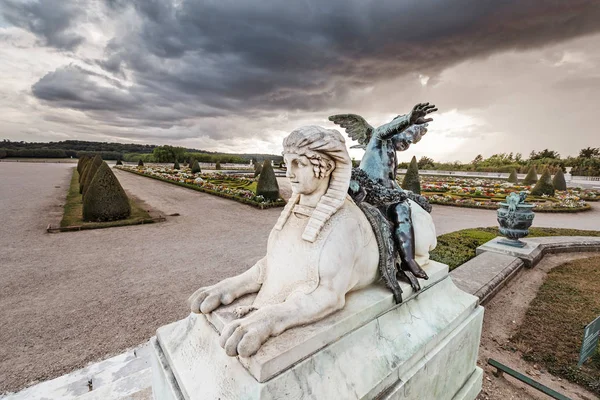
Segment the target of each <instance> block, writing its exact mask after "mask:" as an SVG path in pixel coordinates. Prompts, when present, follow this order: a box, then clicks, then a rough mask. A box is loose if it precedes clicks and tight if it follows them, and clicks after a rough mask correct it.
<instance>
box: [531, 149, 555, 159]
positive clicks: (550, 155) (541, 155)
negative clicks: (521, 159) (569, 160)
mask: <svg viewBox="0 0 600 400" xmlns="http://www.w3.org/2000/svg"><path fill="white" fill-rule="evenodd" d="M543 158H553V159H557V160H558V159H560V154H558V153H557V152H556V151H553V150H548V149H544V150H542V151H540V152H539V153H536V152H535V151H532V152H531V154H530V155H529V159H530V160H541V159H543Z"/></svg>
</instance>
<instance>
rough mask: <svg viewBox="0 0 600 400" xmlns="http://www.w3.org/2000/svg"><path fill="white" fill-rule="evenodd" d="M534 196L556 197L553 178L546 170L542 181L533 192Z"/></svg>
mask: <svg viewBox="0 0 600 400" xmlns="http://www.w3.org/2000/svg"><path fill="white" fill-rule="evenodd" d="M531 194H532V195H533V196H541V195H543V194H545V195H548V196H554V186H552V176H551V175H550V171H549V170H548V169H547V168H546V169H545V170H544V173H543V174H542V176H541V177H540V180H539V181H538V182H537V183H536V184H535V186H534V188H533V189H532V190H531Z"/></svg>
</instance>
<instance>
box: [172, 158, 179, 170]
mask: <svg viewBox="0 0 600 400" xmlns="http://www.w3.org/2000/svg"><path fill="white" fill-rule="evenodd" d="M173 169H181V167H180V166H179V161H177V160H175V164H173Z"/></svg>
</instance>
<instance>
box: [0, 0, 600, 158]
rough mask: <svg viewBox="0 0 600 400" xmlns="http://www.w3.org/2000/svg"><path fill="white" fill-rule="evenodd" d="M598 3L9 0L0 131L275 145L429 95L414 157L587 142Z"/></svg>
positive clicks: (3, 11) (232, 148) (569, 148)
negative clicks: (312, 128)
mask: <svg viewBox="0 0 600 400" xmlns="http://www.w3.org/2000/svg"><path fill="white" fill-rule="evenodd" d="M599 21H600V1H599V0H552V1H551V0H504V1H498V0H477V1H474V0H422V1H417V0H387V1H368V0H355V1H354V0H298V1H283V0H280V1H277V0H261V1H259V0H254V1H246V0H214V1H203V0H69V1H66V0H2V2H1V3H0V76H1V79H0V82H2V83H1V85H0V132H1V134H0V139H3V138H6V139H10V140H24V141H57V140H65V139H79V140H95V141H118V142H136V143H152V144H171V145H177V146H185V147H194V148H200V149H205V150H212V151H226V152H268V153H279V152H280V151H281V140H282V138H283V137H284V136H285V135H286V134H287V133H289V132H290V131H291V130H293V129H294V128H296V127H299V126H302V125H307V124H318V125H322V126H326V127H330V128H333V127H335V126H334V125H333V124H332V123H330V122H329V121H328V120H327V117H328V116H329V115H331V114H336V113H356V114H360V115H362V116H363V117H365V118H366V119H367V121H369V122H370V123H371V125H374V126H377V125H378V124H382V123H384V122H387V121H389V120H390V119H391V118H393V117H394V116H396V115H398V114H404V113H408V112H409V111H410V109H411V108H412V106H413V105H414V104H416V103H419V102H425V101H428V102H432V103H435V104H436V105H437V106H438V108H439V112H438V113H436V114H435V115H434V121H433V122H432V123H431V124H430V125H429V132H428V133H427V135H426V136H425V138H424V139H423V140H422V141H421V142H419V143H418V144H416V145H414V146H412V147H411V148H410V149H409V150H407V151H405V152H404V153H401V154H399V156H400V159H401V160H407V159H410V157H412V156H413V155H417V157H420V156H422V155H428V156H430V157H432V158H434V159H435V160H438V161H454V160H461V161H463V162H466V161H470V160H471V159H472V158H474V157H475V156H476V155H477V154H480V153H481V154H483V155H484V156H489V155H491V154H493V153H498V152H515V153H516V152H521V153H523V154H524V155H525V156H527V155H528V154H529V152H530V151H531V150H541V149H544V148H550V149H552V150H557V151H558V152H559V153H560V154H561V155H562V156H567V155H576V154H577V153H578V151H579V149H581V148H583V147H588V146H592V147H599V146H600V133H599V129H598V128H597V125H598V122H597V121H596V118H595V116H596V115H595V114H596V110H597V108H598V104H600V22H599ZM349 144H352V143H350V141H349ZM352 155H353V156H355V157H356V158H360V156H361V154H360V151H359V150H353V151H352Z"/></svg>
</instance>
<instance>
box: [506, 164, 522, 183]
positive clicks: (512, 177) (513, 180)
mask: <svg viewBox="0 0 600 400" xmlns="http://www.w3.org/2000/svg"><path fill="white" fill-rule="evenodd" d="M508 182H510V183H518V182H519V177H518V175H517V170H516V169H514V168H513V169H512V170H511V171H510V175H509V176H508Z"/></svg>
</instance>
